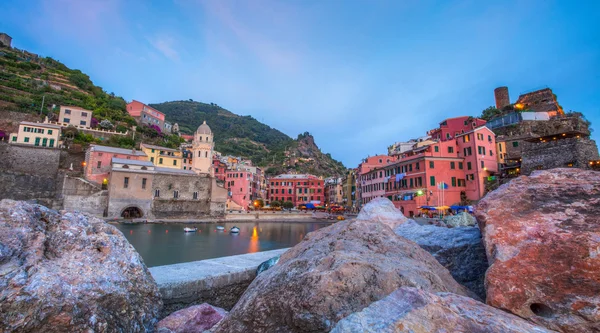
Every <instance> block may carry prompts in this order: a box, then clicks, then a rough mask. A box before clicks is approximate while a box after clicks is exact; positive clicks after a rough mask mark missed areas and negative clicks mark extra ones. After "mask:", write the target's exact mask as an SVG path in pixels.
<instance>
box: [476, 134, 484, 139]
mask: <svg viewBox="0 0 600 333" xmlns="http://www.w3.org/2000/svg"><path fill="white" fill-rule="evenodd" d="M477 140H482V141H483V134H482V133H477Z"/></svg>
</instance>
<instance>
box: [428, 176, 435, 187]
mask: <svg viewBox="0 0 600 333" xmlns="http://www.w3.org/2000/svg"><path fill="white" fill-rule="evenodd" d="M429 184H430V185H431V186H435V176H431V177H429Z"/></svg>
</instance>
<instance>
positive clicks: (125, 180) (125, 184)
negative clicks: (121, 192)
mask: <svg viewBox="0 0 600 333" xmlns="http://www.w3.org/2000/svg"><path fill="white" fill-rule="evenodd" d="M128 187H129V177H125V178H123V188H128Z"/></svg>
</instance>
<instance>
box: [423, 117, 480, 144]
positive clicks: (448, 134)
mask: <svg viewBox="0 0 600 333" xmlns="http://www.w3.org/2000/svg"><path fill="white" fill-rule="evenodd" d="M485 124H486V121H485V120H483V119H479V118H473V117H469V116H462V117H455V118H448V119H446V120H444V121H442V122H441V123H440V127H439V128H436V129H433V130H431V131H429V133H427V134H428V135H430V136H431V139H432V140H438V141H446V140H452V139H454V138H456V137H457V136H459V135H460V134H463V133H466V132H470V131H472V130H473V129H475V128H477V127H481V126H483V125H485Z"/></svg>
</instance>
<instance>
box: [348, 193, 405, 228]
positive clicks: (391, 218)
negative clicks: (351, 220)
mask: <svg viewBox="0 0 600 333" xmlns="http://www.w3.org/2000/svg"><path fill="white" fill-rule="evenodd" d="M356 219H357V220H359V221H367V222H380V223H383V224H385V225H387V226H388V227H390V228H392V229H394V228H396V227H398V226H399V225H401V224H402V223H405V222H406V221H408V218H407V217H406V216H404V214H402V212H401V211H400V210H399V209H398V208H396V207H395V206H394V204H393V203H392V202H391V201H390V200H389V199H387V198H375V199H373V200H372V201H371V202H369V203H368V204H367V205H365V206H364V207H363V208H362V209H361V210H360V213H358V216H357V217H356Z"/></svg>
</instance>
